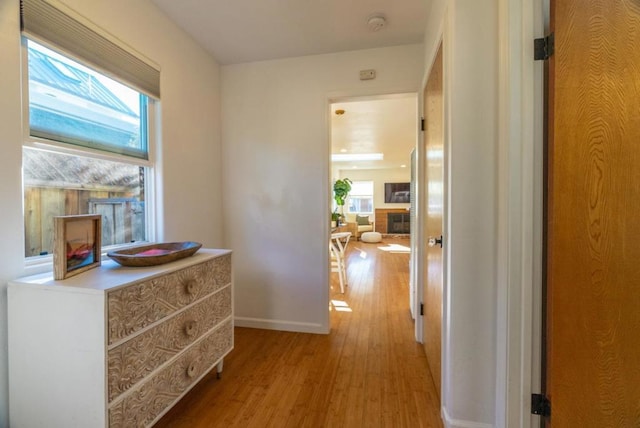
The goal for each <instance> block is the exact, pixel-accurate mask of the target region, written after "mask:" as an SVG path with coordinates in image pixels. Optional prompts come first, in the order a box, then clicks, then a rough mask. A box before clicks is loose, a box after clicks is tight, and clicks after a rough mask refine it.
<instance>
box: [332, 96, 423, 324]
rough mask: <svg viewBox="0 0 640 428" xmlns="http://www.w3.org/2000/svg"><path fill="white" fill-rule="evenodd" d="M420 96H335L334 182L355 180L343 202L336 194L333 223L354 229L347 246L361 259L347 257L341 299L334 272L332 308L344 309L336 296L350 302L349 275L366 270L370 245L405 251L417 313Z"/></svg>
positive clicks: (338, 229) (412, 304)
mask: <svg viewBox="0 0 640 428" xmlns="http://www.w3.org/2000/svg"><path fill="white" fill-rule="evenodd" d="M417 98H418V96H417V94H416V93H403V94H392V95H380V96H369V97H358V98H341V99H333V100H330V106H329V107H330V112H329V114H330V136H331V137H330V138H331V140H330V142H331V166H330V180H331V185H330V188H331V189H333V188H334V184H335V183H336V181H337V180H345V179H348V180H349V183H350V185H351V190H350V192H349V194H348V196H347V198H346V201H345V204H344V205H343V206H338V205H337V204H336V202H335V200H332V204H331V207H332V208H331V210H332V214H334V213H335V216H334V218H335V217H338V221H337V223H336V224H333V223H332V231H333V232H350V233H351V236H350V239H349V244H348V245H347V249H348V250H349V249H350V250H352V251H358V252H359V253H358V256H357V257H358V259H354V260H356V262H358V263H353V264H352V266H349V259H347V262H346V263H347V265H346V282H347V286H346V288H345V290H346V291H345V293H344V297H345V298H344V299H342V300H341V299H340V295H338V296H336V293H335V289H336V288H337V289H338V291H340V290H339V286H338V287H336V286H335V283H336V281H334V279H335V278H334V277H337V275H338V274H337V273H332V274H331V284H330V286H332V290H331V293H330V295H331V296H332V297H331V302H330V309H331V311H332V312H333V311H334V309H335V310H336V311H338V310H341V309H340V308H339V307H335V308H334V306H335V305H334V304H333V301H334V300H335V301H340V303H339V304H340V305H343V306H342V308H344V307H345V306H344V305H347V306H348V296H349V278H350V277H354V278H355V277H356V276H359V275H360V276H361V275H362V274H363V272H362V270H361V269H362V268H363V266H364V264H363V263H359V261H360V260H363V259H364V258H366V257H367V251H381V252H383V253H387V254H398V253H404V256H400V257H404V258H406V260H407V261H406V263H405V262H404V259H400V260H402V261H400V262H399V264H397V265H393V266H394V269H404V270H406V272H404V273H405V274H407V275H408V278H409V279H408V281H407V287H409V294H408V295H409V296H410V298H409V299H407V301H406V308H407V309H410V310H411V313H412V314H414V315H415V311H414V308H415V301H416V298H415V293H416V286H415V284H414V282H415V277H414V276H413V273H412V270H413V269H411V266H412V263H410V261H411V257H412V256H413V254H412V251H411V249H412V245H411V244H412V241H414V239H413V237H412V235H413V231H412V221H413V220H412V218H413V216H412V215H411V213H412V212H413V210H412V209H411V208H412V204H413V203H414V201H415V198H413V197H412V195H411V189H413V187H412V186H411V183H412V180H413V178H414V176H415V174H413V173H412V166H413V163H412V153H413V152H414V150H415V148H416V144H417V140H418V127H417V124H416V118H417V115H418V113H417V111H418V100H417ZM331 196H332V197H333V193H332V195H331ZM390 219H391V223H390ZM389 225H391V229H389ZM390 230H391V231H390ZM371 260H375V257H372V258H371ZM384 265H385V266H387V264H384ZM381 266H382V264H381ZM367 268H368V269H376V267H374V266H368V267H367ZM376 274H377V275H384V274H385V273H384V272H376ZM338 294H341V293H338Z"/></svg>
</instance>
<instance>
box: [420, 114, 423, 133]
mask: <svg viewBox="0 0 640 428" xmlns="http://www.w3.org/2000/svg"><path fill="white" fill-rule="evenodd" d="M420 130H421V131H424V117H422V118H420Z"/></svg>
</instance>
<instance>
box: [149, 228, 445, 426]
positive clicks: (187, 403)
mask: <svg viewBox="0 0 640 428" xmlns="http://www.w3.org/2000/svg"><path fill="white" fill-rule="evenodd" d="M390 244H397V245H400V246H406V247H408V246H409V240H408V239H393V238H385V239H384V241H383V242H382V243H379V244H367V243H363V242H351V243H350V244H349V248H348V254H347V255H348V261H347V275H348V284H349V285H348V286H347V288H346V292H345V294H341V293H340V285H339V283H338V278H337V273H332V274H331V275H332V278H331V299H332V304H331V306H330V307H331V333H330V334H329V335H315V334H306V333H291V332H280V331H268V330H258V329H250V328H236V329H235V349H234V351H233V352H232V353H231V354H230V355H229V356H228V357H227V358H226V359H225V368H224V372H223V374H222V378H221V379H216V376H215V373H213V374H209V375H207V376H206V377H205V378H204V379H203V380H202V381H201V382H200V383H199V384H198V385H197V386H196V387H195V388H194V389H193V390H192V391H191V392H190V393H188V394H187V395H186V396H185V397H184V398H183V399H182V400H181V401H180V402H179V403H178V404H177V405H176V406H175V407H174V408H173V409H172V410H171V411H170V412H169V413H167V414H166V415H165V416H164V417H163V418H162V419H161V420H160V421H159V422H158V423H157V424H156V427H158V428H161V427H174V428H182V427H185V428H186V427H188V428H194V427H195V428H198V427H203V428H204V427H207V428H215V427H243V428H244V427H260V428H262V427H278V428H279V427H291V428H300V427H309V428H315V427H340V428H344V427H347V428H351V427H353V428H356V427H367V428H369V427H394V428H395V427H399V428H401V427H425V428H440V427H442V422H441V420H440V403H439V402H438V398H437V397H438V396H437V394H436V391H435V389H434V385H433V382H432V378H431V374H430V373H429V369H428V366H427V360H426V356H425V354H424V349H423V347H422V346H421V345H420V344H418V343H416V342H415V340H414V333H413V331H414V326H413V320H412V319H411V315H410V312H409V274H408V271H409V265H408V262H409V254H408V253H406V252H392V251H382V250H380V249H379V248H380V247H387V246H389V245H390Z"/></svg>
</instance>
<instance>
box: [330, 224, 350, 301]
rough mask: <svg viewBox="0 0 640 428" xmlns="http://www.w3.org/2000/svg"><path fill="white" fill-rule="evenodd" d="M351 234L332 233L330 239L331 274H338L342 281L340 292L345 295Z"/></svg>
mask: <svg viewBox="0 0 640 428" xmlns="http://www.w3.org/2000/svg"><path fill="white" fill-rule="evenodd" d="M349 238H351V232H339V233H332V234H331V239H329V253H330V255H331V272H336V273H337V274H338V278H339V279H340V292H341V293H343V294H344V287H345V286H347V285H348V284H347V265H346V258H345V254H346V250H347V245H349Z"/></svg>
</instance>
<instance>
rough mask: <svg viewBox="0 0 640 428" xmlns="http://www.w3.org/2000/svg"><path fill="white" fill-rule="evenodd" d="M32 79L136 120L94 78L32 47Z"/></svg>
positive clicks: (30, 63)
mask: <svg viewBox="0 0 640 428" xmlns="http://www.w3.org/2000/svg"><path fill="white" fill-rule="evenodd" d="M29 79H30V80H34V81H37V82H40V83H43V84H45V85H47V86H50V87H53V88H57V89H60V90H62V91H65V92H67V93H69V94H72V95H75V96H78V97H81V98H84V99H86V100H89V101H92V102H94V103H97V104H100V105H103V106H105V107H107V108H110V109H113V110H116V111H119V112H121V113H125V114H128V115H131V116H135V117H137V114H136V113H135V112H133V111H132V110H131V109H130V108H129V107H128V106H127V105H126V104H125V103H123V102H122V101H121V100H120V99H119V98H118V97H116V96H115V95H114V94H113V93H112V92H111V91H110V90H109V89H108V88H107V87H106V86H104V85H103V84H102V83H101V82H100V81H99V80H98V79H96V78H95V77H94V76H92V75H90V74H89V73H86V72H84V71H82V70H80V69H78V68H76V67H73V66H72V65H69V64H66V63H63V62H61V61H58V60H57V59H55V58H52V57H49V56H47V55H46V54H44V53H42V52H40V51H37V50H35V49H32V48H29Z"/></svg>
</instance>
